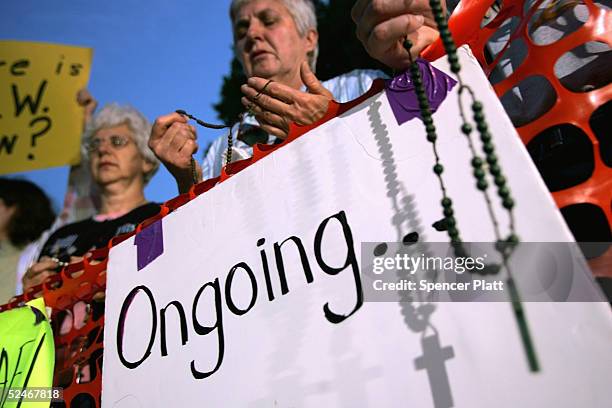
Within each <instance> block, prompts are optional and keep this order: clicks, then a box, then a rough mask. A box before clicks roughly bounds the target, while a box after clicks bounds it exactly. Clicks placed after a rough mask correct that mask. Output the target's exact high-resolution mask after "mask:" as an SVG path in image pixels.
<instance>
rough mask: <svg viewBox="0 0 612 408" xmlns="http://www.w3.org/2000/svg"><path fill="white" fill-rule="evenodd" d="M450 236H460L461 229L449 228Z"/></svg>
mask: <svg viewBox="0 0 612 408" xmlns="http://www.w3.org/2000/svg"><path fill="white" fill-rule="evenodd" d="M448 236H449V237H451V238H459V231H458V230H457V228H455V227H450V228H449V229H448Z"/></svg>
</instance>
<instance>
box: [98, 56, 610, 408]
mask: <svg viewBox="0 0 612 408" xmlns="http://www.w3.org/2000/svg"><path fill="white" fill-rule="evenodd" d="M461 64H462V67H463V69H464V72H465V76H464V79H466V81H467V82H468V83H469V84H470V85H471V86H472V87H473V89H474V91H475V92H476V94H477V95H478V97H479V99H480V100H482V102H483V104H484V106H485V113H486V116H487V118H488V121H489V125H490V129H491V133H492V135H493V139H494V143H495V145H496V147H497V152H498V155H499V160H500V163H501V165H502V168H503V169H504V171H505V174H506V176H507V179H508V185H509V187H510V189H511V191H512V193H513V196H514V198H515V201H516V207H515V223H516V228H517V231H518V234H519V235H520V238H521V239H522V240H523V241H525V242H530V241H532V242H533V241H535V242H546V241H550V242H558V241H571V240H572V238H571V235H570V233H569V231H568V229H567V227H566V226H565V224H564V223H563V221H562V218H561V216H560V214H559V212H558V210H557V209H556V207H555V205H554V203H553V201H552V199H551V197H550V194H549V193H548V192H547V191H546V189H545V186H544V183H543V182H542V180H541V179H540V178H539V176H538V175H537V171H536V169H535V167H534V166H533V164H532V162H531V160H530V158H529V156H528V154H527V152H526V150H525V148H524V147H523V145H522V144H521V142H520V140H519V138H518V136H517V135H516V132H515V130H514V128H513V127H512V125H511V123H510V121H509V119H508V118H507V116H506V115H505V113H504V112H503V109H502V107H501V105H500V104H499V101H498V99H497V98H496V97H495V95H494V93H493V92H492V90H491V89H490V87H489V84H488V81H487V80H486V78H485V76H484V75H483V74H482V72H481V70H480V68H479V67H478V65H477V63H476V61H475V60H474V59H473V58H472V57H471V56H470V55H468V54H467V53H466V52H465V50H462V52H461ZM434 65H436V66H438V67H439V68H440V69H442V70H443V71H445V72H448V70H447V67H446V64H445V62H444V61H438V62H436V63H435V64H434ZM434 119H435V120H436V124H437V126H438V135H439V140H438V153H439V155H440V157H441V159H442V162H443V164H444V166H445V169H446V170H445V172H444V177H445V181H446V183H447V189H448V192H449V196H450V197H452V198H453V203H454V210H455V214H456V219H457V221H458V226H459V228H460V231H461V234H462V238H463V240H464V241H489V242H491V241H494V240H495V238H494V230H493V226H492V223H491V220H490V218H489V212H488V210H487V207H486V204H485V202H484V200H483V198H482V193H481V192H480V191H478V190H477V189H476V188H475V187H474V184H475V181H474V178H473V177H472V175H471V172H472V168H471V165H470V160H471V154H470V152H469V150H468V148H467V143H466V140H465V137H463V136H462V135H461V134H460V133H459V132H458V129H459V127H460V123H461V122H460V120H459V114H458V104H457V88H456V87H455V88H454V89H453V90H452V92H451V93H450V94H449V95H448V96H447V98H446V100H445V101H444V102H443V103H442V105H441V106H440V109H439V110H438V111H437V112H436V113H435V114H434ZM433 164H434V156H433V153H432V149H431V144H430V143H429V142H427V140H426V138H425V135H424V130H423V124H422V122H421V121H420V120H418V119H415V120H411V121H409V122H406V123H404V124H403V125H401V126H400V125H398V124H397V121H396V120H395V118H394V116H393V113H392V111H391V109H390V106H389V103H388V100H387V98H386V96H385V94H384V92H382V93H379V94H377V95H375V96H373V97H371V98H369V99H367V100H366V101H364V102H363V103H361V104H359V105H358V106H355V107H354V108H352V109H350V110H349V111H348V112H346V113H344V114H342V115H341V116H339V117H336V118H334V119H332V120H330V121H328V122H326V123H324V124H323V125H321V126H319V127H317V128H316V129H314V130H312V131H310V132H308V133H307V134H305V135H303V136H302V137H300V138H298V139H297V140H295V141H293V142H292V143H290V144H288V145H287V146H284V147H282V148H280V149H279V150H277V151H275V152H274V153H273V154H270V155H268V156H266V157H264V158H263V159H261V160H259V161H257V162H255V163H254V164H252V165H251V166H249V167H248V168H246V169H244V170H242V171H241V172H240V173H238V174H236V175H234V176H232V177H231V178H230V179H228V180H226V181H224V182H223V183H221V184H219V185H217V186H215V187H213V188H212V189H211V190H209V191H207V192H206V193H204V194H202V195H201V196H199V197H197V198H196V199H194V200H193V201H191V202H189V203H187V204H186V205H184V206H182V207H180V208H179V209H177V210H176V211H175V212H173V213H171V214H169V215H168V216H166V217H164V218H163V219H162V220H161V221H158V222H157V223H156V224H154V225H152V226H150V227H149V228H147V229H146V230H144V231H149V232H150V231H153V232H150V234H152V237H153V238H152V239H157V240H158V241H157V243H156V244H152V245H151V248H153V247H155V249H154V250H152V251H153V252H157V253H156V254H155V256H157V255H159V256H157V257H156V259H154V260H153V261H152V262H150V263H148V264H144V265H140V268H137V264H138V263H139V262H137V261H138V258H140V256H139V254H138V251H139V250H140V247H137V246H136V245H135V238H130V239H128V240H126V241H124V242H123V243H121V244H120V245H118V246H116V247H114V248H112V249H111V251H110V259H109V263H108V280H107V296H106V315H105V316H106V317H105V319H106V320H105V321H106V326H105V334H104V339H105V350H104V370H103V387H102V391H103V395H102V404H103V406H104V407H170V406H207V407H298V406H299V407H341V406H342V407H362V406H372V407H405V406H414V407H436V408H441V407H451V406H456V407H492V406H495V407H512V408H515V407H517V406H521V407H544V406H547V407H548V406H554V407H576V406H589V407H605V406H608V405H609V402H610V392H609V385H610V384H609V378H610V375H611V374H612V353H611V351H610V345H609V342H610V338H612V317H611V316H610V310H609V306H608V305H607V304H605V303H595V302H593V303H586V302H582V303H578V302H576V303H524V305H523V307H524V310H525V314H526V318H527V321H528V325H529V329H530V333H531V338H532V340H533V344H534V349H535V351H536V354H537V358H538V362H539V366H540V368H541V370H540V371H539V372H537V373H532V372H530V370H529V367H528V364H527V361H526V358H525V349H524V347H523V344H522V342H521V336H520V335H519V330H518V328H517V321H516V319H515V316H514V314H513V312H512V307H511V305H510V304H509V303H502V302H498V303H493V302H488V303H451V302H447V303H427V302H417V301H416V300H414V301H412V302H403V303H399V302H397V301H387V302H381V301H379V302H373V301H370V300H373V299H368V298H367V296H366V298H365V301H364V299H363V298H362V294H363V293H364V292H366V294H367V291H366V290H365V289H364V288H365V286H366V285H371V284H372V279H371V277H370V276H366V275H371V273H370V272H368V271H367V266H366V265H362V264H361V259H362V258H361V256H362V255H363V254H362V253H361V251H362V248H365V246H363V247H362V246H361V244H362V243H364V242H371V243H382V242H386V241H394V242H398V241H402V239H403V237H404V236H406V234H409V233H413V232H417V233H418V236H419V237H418V240H419V242H423V243H429V242H447V241H448V237H447V235H446V232H444V231H437V230H435V229H434V228H432V227H431V226H432V224H433V223H435V222H436V221H438V220H440V218H442V214H441V207H440V200H441V198H442V195H441V192H440V187H439V183H438V180H437V178H436V177H435V175H434V174H433V172H432V166H433ZM498 201H499V200H498V199H497V197H495V196H494V197H493V205H494V209H493V211H494V213H495V214H496V218H497V219H498V220H499V221H500V229H501V230H502V232H503V234H507V233H508V216H507V213H506V212H505V211H504V210H503V209H502V208H501V206H500V205H499V202H498ZM504 236H505V235H504ZM136 238H137V239H138V237H136ZM161 242H163V245H161ZM151 248H147V251H149V250H151ZM390 255H391V256H392V254H390ZM155 256H154V257H153V258H155ZM576 262H577V266H576V273H575V276H573V277H572V279H573V282H572V288H577V289H576V290H580V291H582V292H589V291H590V292H592V293H595V295H596V290H595V288H594V286H593V282H592V279H591V278H590V276H589V275H588V271H587V270H586V268H585V265H584V261H583V260H582V259H581V258H578V260H577V261H576ZM138 269H140V270H138ZM537 273H538V272H537V270H536V272H535V274H536V275H537ZM537 277H538V278H540V276H537ZM519 289H520V290H525V288H521V287H519ZM572 290H574V289H572ZM595 295H593V296H595Z"/></svg>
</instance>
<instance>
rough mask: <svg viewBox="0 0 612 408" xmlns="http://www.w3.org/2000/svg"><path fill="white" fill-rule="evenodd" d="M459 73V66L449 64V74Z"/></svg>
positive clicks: (457, 64)
mask: <svg viewBox="0 0 612 408" xmlns="http://www.w3.org/2000/svg"><path fill="white" fill-rule="evenodd" d="M459 71H461V65H459V63H456V64H451V72H452V73H453V74H458V73H459Z"/></svg>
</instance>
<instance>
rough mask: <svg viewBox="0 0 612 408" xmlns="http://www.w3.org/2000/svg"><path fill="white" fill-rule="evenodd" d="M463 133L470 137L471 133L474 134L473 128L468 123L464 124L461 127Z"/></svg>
mask: <svg viewBox="0 0 612 408" xmlns="http://www.w3.org/2000/svg"><path fill="white" fill-rule="evenodd" d="M461 132H462V133H463V134H464V135H469V134H470V133H472V126H470V125H469V124H468V123H464V124H463V125H461Z"/></svg>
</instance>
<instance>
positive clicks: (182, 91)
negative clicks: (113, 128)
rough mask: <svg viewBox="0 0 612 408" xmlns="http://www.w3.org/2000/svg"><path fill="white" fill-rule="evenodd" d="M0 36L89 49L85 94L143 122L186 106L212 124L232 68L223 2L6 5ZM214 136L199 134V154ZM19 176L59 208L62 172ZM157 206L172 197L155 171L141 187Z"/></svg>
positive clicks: (39, 0) (167, 182)
mask: <svg viewBox="0 0 612 408" xmlns="http://www.w3.org/2000/svg"><path fill="white" fill-rule="evenodd" d="M2 3H3V4H2V7H1V8H2V12H1V13H0V39H5V40H28V41H45V42H54V43H60V44H69V45H78V46H85V47H91V48H93V50H94V57H93V66H92V70H91V77H90V80H89V87H88V88H89V90H90V91H91V93H92V94H93V95H94V96H95V97H96V99H98V101H99V103H100V105H99V106H102V105H103V104H105V103H109V102H119V103H121V104H126V103H127V104H131V105H133V106H134V107H136V108H137V109H139V110H140V111H141V112H143V113H144V114H145V115H146V116H147V117H148V118H149V120H151V121H153V120H154V119H155V118H156V117H157V116H159V115H162V114H165V113H168V112H171V111H173V110H175V109H179V108H181V109H185V110H187V111H189V112H190V113H193V114H195V115H196V116H198V117H200V118H202V119H204V120H208V121H216V113H215V111H214V110H213V108H212V105H213V104H214V103H215V102H217V101H218V99H219V92H220V89H221V82H222V78H223V75H225V74H227V73H228V72H229V69H230V61H231V58H232V51H231V42H232V38H231V25H230V21H229V17H228V8H229V3H230V1H229V0H173V1H170V0H167V1H163V0H147V1H144V0H140V1H135V0H121V1H119V0H107V1H75V0H60V1H46V0H4V1H3V2H2ZM219 134H220V133H218V131H210V130H206V129H198V142H199V144H200V151H199V152H198V156H197V157H198V159H201V152H202V151H203V148H204V147H205V146H206V144H207V143H208V142H210V141H211V140H212V139H213V138H215V137H216V136H218V135H219ZM21 175H23V176H25V177H27V178H30V179H32V180H34V181H35V182H36V183H38V184H39V185H40V186H41V187H43V188H44V189H45V190H46V191H47V193H48V194H50V195H51V196H52V198H53V201H54V205H55V207H56V209H59V207H60V206H61V204H62V201H63V195H64V191H65V187H66V183H67V178H68V168H67V167H60V168H54V169H48V170H39V171H33V172H29V173H22V174H21ZM145 193H146V196H147V198H148V199H149V200H153V201H158V202H162V201H165V200H167V199H169V198H172V197H174V196H175V195H176V194H177V190H176V186H175V183H174V179H173V178H172V176H170V174H169V173H168V172H167V171H166V169H164V168H163V167H162V168H160V170H159V171H158V173H157V174H156V175H155V177H154V178H153V180H152V181H151V183H150V184H149V185H148V186H147V188H146V190H145Z"/></svg>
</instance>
